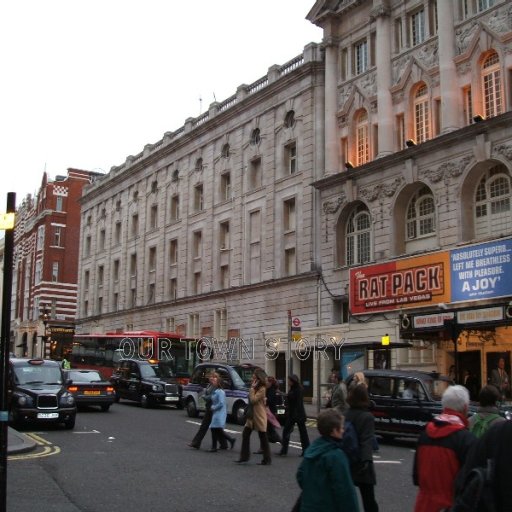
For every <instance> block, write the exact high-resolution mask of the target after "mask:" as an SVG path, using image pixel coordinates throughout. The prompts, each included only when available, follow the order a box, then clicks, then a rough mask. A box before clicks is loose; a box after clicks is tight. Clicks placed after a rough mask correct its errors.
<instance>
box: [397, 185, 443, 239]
mask: <svg viewBox="0 0 512 512" xmlns="http://www.w3.org/2000/svg"><path fill="white" fill-rule="evenodd" d="M435 215H436V207H435V203H434V197H433V196H432V192H431V191H430V189H429V188H428V187H422V188H421V189H420V190H418V192H416V194H414V197H413V198H412V199H411V202H410V203H409V207H408V208H407V221H406V230H405V232H406V239H407V240H414V239H416V238H421V237H426V236H429V235H432V234H434V233H435V232H436V221H435Z"/></svg>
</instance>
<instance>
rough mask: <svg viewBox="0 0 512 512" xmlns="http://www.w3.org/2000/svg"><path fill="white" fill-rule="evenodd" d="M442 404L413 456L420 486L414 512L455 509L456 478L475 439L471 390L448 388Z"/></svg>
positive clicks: (416, 481) (428, 424) (415, 481)
mask: <svg viewBox="0 0 512 512" xmlns="http://www.w3.org/2000/svg"><path fill="white" fill-rule="evenodd" d="M441 403H442V405H443V411H442V413H441V414H440V415H438V416H435V417H434V419H433V420H432V421H430V422H428V423H427V426H426V427H425V430H424V431H423V432H422V433H421V434H420V437H419V439H418V445H417V448H416V453H415V455H414V466H413V482H414V485H417V486H419V491H418V495H417V497H416V505H415V508H414V510H415V512H432V511H433V510H442V509H444V508H449V507H451V506H452V504H453V499H454V488H455V479H456V478H457V475H458V473H459V471H460V469H461V467H462V466H463V465H464V463H465V461H466V458H467V455H468V452H469V450H470V448H471V447H472V445H473V444H474V442H475V440H476V437H475V436H474V435H473V434H472V433H471V432H470V431H469V430H468V418H467V415H468V406H469V392H468V390H467V389H466V388H465V387H464V386H460V385H455V386H449V387H448V388H446V390H445V392H444V393H443V396H442V398H441Z"/></svg>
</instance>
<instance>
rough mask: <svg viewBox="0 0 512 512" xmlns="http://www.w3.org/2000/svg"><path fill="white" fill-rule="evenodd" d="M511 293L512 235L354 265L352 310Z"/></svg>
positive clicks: (381, 309)
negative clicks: (384, 260) (443, 249)
mask: <svg viewBox="0 0 512 512" xmlns="http://www.w3.org/2000/svg"><path fill="white" fill-rule="evenodd" d="M508 295H512V239H505V240H497V241H494V242H488V243H484V244H478V245H471V246H465V247H463V248H460V249H454V250H451V251H440V252H434V253H429V254H425V255H422V256H417V257H412V258H404V259H399V260H395V261H390V262H387V263H383V264H379V265H369V266H367V267H358V268H353V269H351V270H350V311H351V313H352V314H353V315H358V314H365V313H366V314H368V313H378V312H385V311H392V310H396V309H401V308H404V309H405V308H413V307H424V306H431V305H435V304H440V303H443V302H449V303H454V302H465V301H472V300H483V299H494V298H499V297H505V296H508Z"/></svg>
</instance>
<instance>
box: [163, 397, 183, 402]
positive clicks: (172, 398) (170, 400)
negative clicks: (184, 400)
mask: <svg viewBox="0 0 512 512" xmlns="http://www.w3.org/2000/svg"><path fill="white" fill-rule="evenodd" d="M179 399H180V397H179V396H166V397H165V400H166V401H167V402H177V401H178V400H179Z"/></svg>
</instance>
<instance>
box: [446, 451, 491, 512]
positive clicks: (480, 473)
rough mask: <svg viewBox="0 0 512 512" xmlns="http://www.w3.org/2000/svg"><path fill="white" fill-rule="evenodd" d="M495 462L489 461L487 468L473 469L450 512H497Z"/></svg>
mask: <svg viewBox="0 0 512 512" xmlns="http://www.w3.org/2000/svg"><path fill="white" fill-rule="evenodd" d="M493 469H494V468H493V461H492V459H488V460H487V467H485V468H484V467H476V468H473V469H472V470H471V471H470V472H469V473H468V474H467V475H466V478H465V479H464V484H463V486H462V488H461V489H462V490H461V491H460V493H459V494H458V495H457V496H456V498H455V503H454V505H453V507H451V508H450V509H448V510H449V512H496V511H497V507H496V498H495V494H494V488H493V473H494V471H493Z"/></svg>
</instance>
